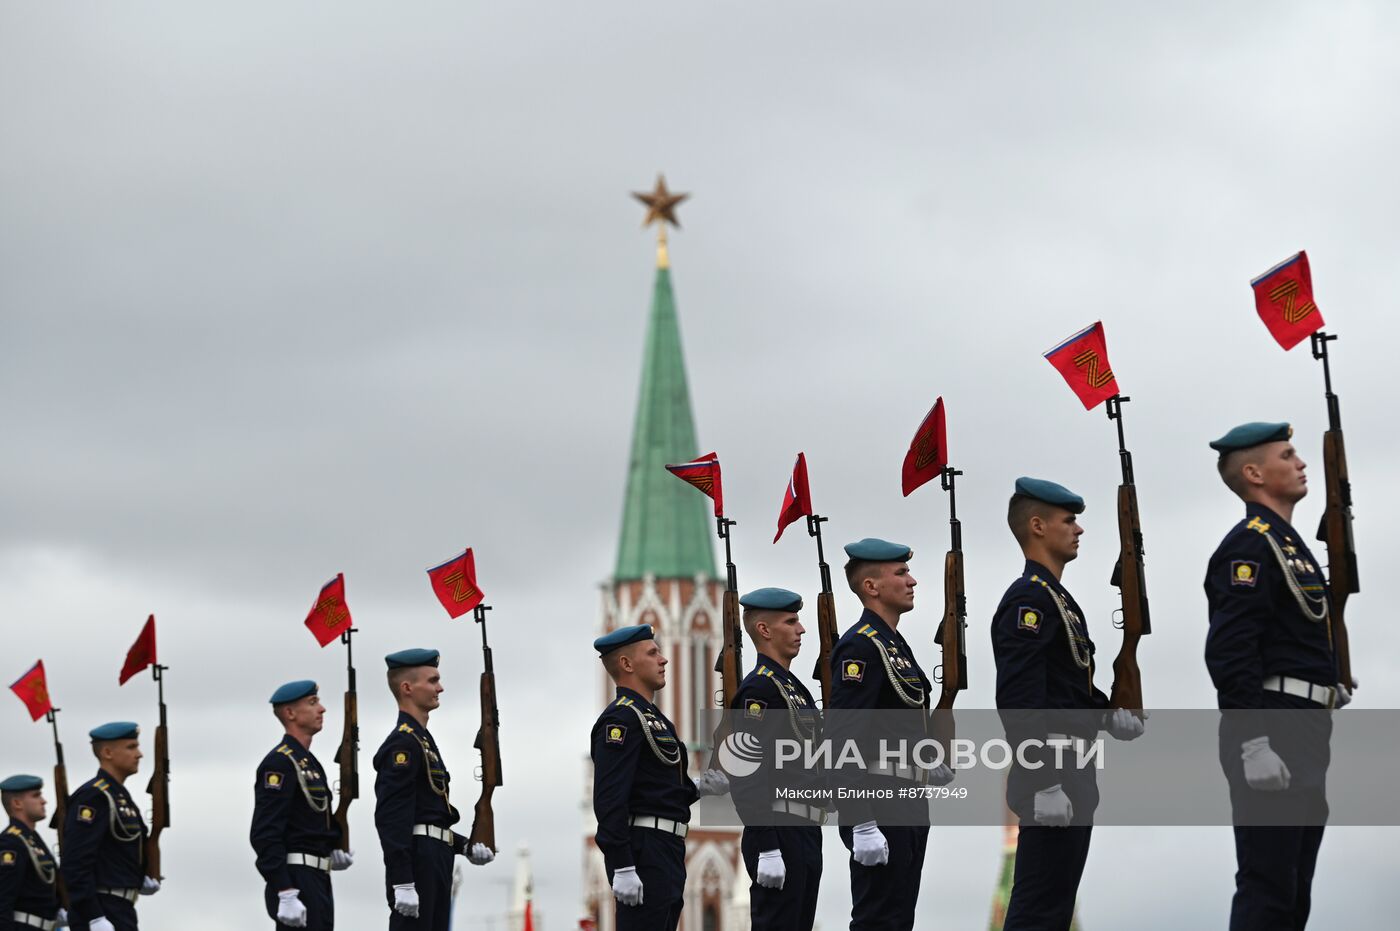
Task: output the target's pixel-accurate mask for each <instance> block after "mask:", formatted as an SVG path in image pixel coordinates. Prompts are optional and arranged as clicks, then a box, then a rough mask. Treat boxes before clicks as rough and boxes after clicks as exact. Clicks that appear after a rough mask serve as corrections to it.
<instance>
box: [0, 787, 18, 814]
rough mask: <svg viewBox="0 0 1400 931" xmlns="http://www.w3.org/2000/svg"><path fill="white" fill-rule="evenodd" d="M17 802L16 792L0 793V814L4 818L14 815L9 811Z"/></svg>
mask: <svg viewBox="0 0 1400 931" xmlns="http://www.w3.org/2000/svg"><path fill="white" fill-rule="evenodd" d="M17 801H19V793H18V792H0V812H3V813H4V814H5V816H6V817H9V816H10V815H12V814H14V812H13V811H11V810H10V806H11V805H13V804H14V803H15V802H17Z"/></svg>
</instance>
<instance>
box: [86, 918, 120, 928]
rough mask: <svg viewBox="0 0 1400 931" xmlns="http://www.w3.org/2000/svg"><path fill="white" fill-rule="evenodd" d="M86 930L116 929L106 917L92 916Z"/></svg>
mask: <svg viewBox="0 0 1400 931" xmlns="http://www.w3.org/2000/svg"><path fill="white" fill-rule="evenodd" d="M88 931H117V929H116V928H115V927H113V926H112V923H111V922H110V921H108V920H107V919H106V918H94V919H93V920H92V921H89V922H88Z"/></svg>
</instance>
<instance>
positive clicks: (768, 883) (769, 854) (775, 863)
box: [758, 850, 787, 889]
mask: <svg viewBox="0 0 1400 931" xmlns="http://www.w3.org/2000/svg"><path fill="white" fill-rule="evenodd" d="M786 881H787V866H785V865H784V864H783V852H782V851H781V850H764V851H761V852H760V853H759V855H758V884H759V885H760V886H762V887H763V888H765V889H781V888H783V883H784V882H786Z"/></svg>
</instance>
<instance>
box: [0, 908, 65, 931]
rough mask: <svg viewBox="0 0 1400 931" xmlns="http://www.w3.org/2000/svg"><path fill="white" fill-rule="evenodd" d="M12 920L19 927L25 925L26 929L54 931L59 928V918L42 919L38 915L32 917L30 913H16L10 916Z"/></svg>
mask: <svg viewBox="0 0 1400 931" xmlns="http://www.w3.org/2000/svg"><path fill="white" fill-rule="evenodd" d="M10 920H11V921H13V922H14V923H15V924H17V925H24V926H25V927H26V928H40V929H42V931H54V928H57V927H58V919H57V918H40V917H39V916H38V915H31V914H29V913H28V912H15V913H14V914H13V915H11V916H10Z"/></svg>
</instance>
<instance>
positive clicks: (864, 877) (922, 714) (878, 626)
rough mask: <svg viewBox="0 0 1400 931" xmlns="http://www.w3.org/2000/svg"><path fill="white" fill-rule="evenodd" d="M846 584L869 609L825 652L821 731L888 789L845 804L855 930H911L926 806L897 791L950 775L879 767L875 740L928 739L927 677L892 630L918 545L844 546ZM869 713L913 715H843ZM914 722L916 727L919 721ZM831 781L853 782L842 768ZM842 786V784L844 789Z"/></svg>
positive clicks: (910, 582)
mask: <svg viewBox="0 0 1400 931" xmlns="http://www.w3.org/2000/svg"><path fill="white" fill-rule="evenodd" d="M845 549H846V555H847V556H848V557H849V559H848V560H847V562H846V567H845V571H846V582H847V584H848V585H850V587H851V591H853V592H855V594H856V597H857V598H859V599H860V602H861V605H862V606H864V608H865V610H864V612H863V613H862V614H861V616H860V620H858V621H857V622H856V623H855V624H853V625H852V626H851V627H850V629H849V630H847V631H846V632H845V634H843V635H842V636H841V639H840V640H838V641H837V642H836V645H835V647H833V648H832V651H831V670H832V672H831V708H830V709H828V714H827V717H826V731H827V734H828V735H829V738H830V740H831V742H832V746H833V747H835V748H837V749H836V751H835V752H837V753H838V754H839V753H840V752H841V750H840V748H841V747H843V746H844V745H845V742H846V741H854V742H855V743H856V745H857V746H859V747H860V748H861V756H862V758H863V759H864V760H865V761H866V763H867V768H866V770H865V774H864V775H863V777H862V778H861V779H860V780H859V783H860V786H861V787H862V788H869V789H875V790H889V791H891V792H892V793H894V798H893V799H892V800H889V801H881V800H872V799H869V798H848V799H846V800H842V801H840V802H839V803H838V804H839V805H840V809H841V829H840V833H841V840H842V842H843V843H844V844H845V845H846V848H847V849H848V850H850V851H851V928H852V931H866V929H881V931H885V929H889V931H908V929H910V928H912V927H913V926H914V909H915V906H916V905H917V903H918V898H919V880H920V877H921V875H922V873H923V866H924V853H925V851H926V850H927V848H928V831H929V828H928V825H929V803H928V801H927V800H926V799H923V798H912V799H902V798H900V797H899V792H900V790H905V791H906V792H907V791H908V790H909V789H910V788H911V787H918V786H923V785H927V784H933V785H946V784H947V783H948V782H949V781H951V780H952V778H953V774H952V771H951V770H949V769H948V767H947V766H946V765H945V764H940V765H939V766H938V767H937V768H935V769H933V770H928V769H922V768H919V767H916V766H912V765H910V766H905V765H885V764H881V763H879V762H878V761H879V759H880V752H879V749H878V746H879V744H878V741H880V740H884V741H885V742H886V744H887V746H890V747H895V746H897V745H898V741H900V740H904V741H906V742H907V745H909V746H912V745H913V743H915V742H917V741H922V740H924V739H925V738H927V737H928V736H929V730H928V719H927V714H928V707H929V693H930V692H931V691H932V683H930V681H929V678H928V676H926V675H925V674H924V671H923V669H921V668H920V666H919V663H918V660H916V659H915V658H914V651H913V649H912V648H911V647H910V646H909V642H908V641H907V640H905V639H904V635H903V634H901V633H900V632H899V630H898V627H899V623H900V617H901V616H903V615H904V614H907V613H908V612H909V611H911V610H913V608H914V586H915V585H916V584H918V583H917V582H916V581H915V580H914V577H913V576H912V575H911V574H910V572H909V560H910V559H911V558H913V555H914V551H913V550H911V549H910V548H909V547H907V546H904V545H902V544H899V543H889V542H887V541H885V540H878V539H874V538H866V539H864V540H860V541H858V542H856V543H851V544H848V545H847V546H846V548H845ZM875 709H884V710H901V711H905V712H918V714H917V715H910V714H904V715H899V716H884V717H881V718H878V719H877V718H876V717H874V716H870V715H868V714H867V715H852V714H849V713H848V712H851V711H855V710H865V711H867V712H869V711H871V710H875ZM916 722H917V726H916ZM833 779H834V780H836V781H843V780H844V781H845V782H850V781H851V780H849V779H848V778H846V777H844V776H842V774H841V772H840V771H837V772H836V773H834V774H833ZM841 787H842V788H844V787H845V786H844V785H842V786H841Z"/></svg>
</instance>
